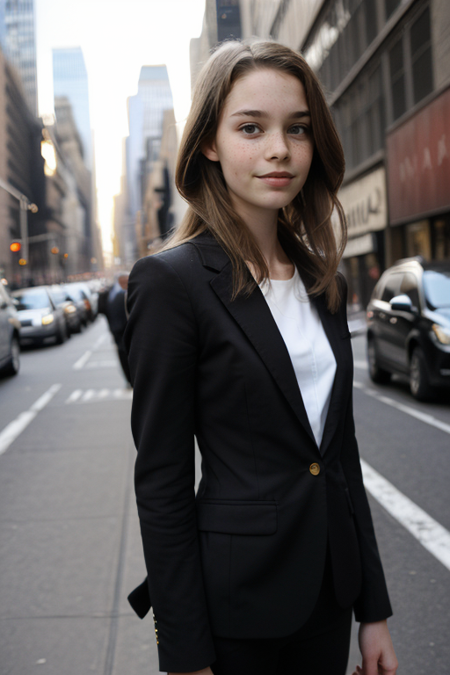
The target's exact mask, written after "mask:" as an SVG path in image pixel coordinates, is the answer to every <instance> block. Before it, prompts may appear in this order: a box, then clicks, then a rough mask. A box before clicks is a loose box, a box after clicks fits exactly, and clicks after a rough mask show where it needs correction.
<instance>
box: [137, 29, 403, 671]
mask: <svg viewBox="0 0 450 675" xmlns="http://www.w3.org/2000/svg"><path fill="white" fill-rule="evenodd" d="M193 101H194V103H193V106H192V110H191V113H190V115H189V118H188V121H187V125H186V129H185V133H184V137H183V140H182V143H181V149H180V154H179V161H178V167H177V187H178V189H179V191H180V193H181V194H182V196H183V197H184V198H185V199H186V201H187V202H188V204H189V209H188V212H187V215H186V218H185V220H184V222H183V223H182V225H181V227H180V228H179V229H178V231H177V232H176V234H175V236H174V238H173V239H172V241H171V242H170V243H169V245H168V246H167V247H166V249H165V250H164V251H163V252H161V253H159V254H157V255H155V256H152V257H150V258H145V259H143V260H140V261H139V262H138V263H137V264H136V265H135V267H134V269H133V271H132V273H131V276H130V282H129V301H128V305H129V311H130V318H129V323H128V327H127V330H126V336H125V338H126V344H127V348H128V352H129V362H130V368H131V374H132V379H133V382H134V401H133V411H132V430H133V435H134V439H135V443H136V446H137V449H138V457H137V463H136V494H137V503H138V511H139V518H140V523H141V532H142V539H143V546H144V555H145V560H146V565H147V570H148V579H147V580H146V581H145V582H144V583H143V584H142V585H141V586H140V587H139V588H138V589H136V590H135V591H134V592H133V593H132V594H131V596H130V602H131V603H132V605H133V607H134V608H135V610H136V611H137V613H138V614H139V615H140V616H141V617H143V616H144V615H145V614H146V612H147V611H148V610H149V608H150V606H152V607H153V611H154V621H155V632H156V637H157V643H158V651H159V660H160V669H161V670H163V671H168V672H169V673H170V675H175V674H177V673H197V674H201V675H211V673H214V675H276V674H280V675H281V674H283V675H294V674H298V675H344V674H345V670H346V664H347V659H348V649H349V636H350V623H351V612H352V608H353V610H354V611H355V615H356V618H357V620H358V621H360V622H361V629H360V644H361V650H362V655H363V670H360V669H357V671H355V672H358V673H364V675H375V674H378V673H383V675H388V674H389V675H393V674H394V673H395V672H396V667H397V664H396V659H395V654H394V650H393V648H392V643H391V640H390V636H389V632H388V629H387V626H386V618H387V617H388V616H390V615H391V608H390V604H389V599H388V594H387V590H386V584H385V581H384V576H383V571H382V567H381V562H380V559H379V555H378V550H377V545H376V541H375V535H374V532H373V526H372V521H371V516H370V511H369V506H368V503H367V498H366V495H365V492H364V487H363V483H362V477H361V469H360V464H359V456H358V448H357V443H356V439H355V431H354V423H353V412H352V353H351V345H350V340H349V337H350V335H349V331H348V327H347V321H346V313H345V312H346V301H345V296H346V287H345V281H344V280H343V277H342V276H340V275H338V274H337V266H338V263H339V259H340V255H341V252H342V249H343V246H344V245H345V223H344V217H343V213H342V208H341V206H340V204H339V201H338V200H337V197H336V193H337V190H338V188H339V186H340V184H341V181H342V177H343V173H344V159H343V154H342V148H341V145H340V142H339V139H338V136H337V134H336V130H335V128H334V125H333V122H332V119H331V116H330V112H329V110H328V108H327V106H326V103H325V101H324V97H323V94H322V92H321V90H320V86H319V84H318V81H317V79H316V77H315V76H314V74H313V73H312V71H311V70H310V68H309V67H308V65H307V64H306V62H305V61H304V60H303V58H302V57H301V56H299V55H298V54H296V53H295V52H293V51H291V50H290V49H288V48H286V47H283V46H281V45H278V44H275V43H268V42H261V43H255V44H253V45H251V46H248V45H244V44H241V43H239V42H234V41H233V42H228V43H226V44H224V45H222V46H221V47H220V48H219V49H218V50H217V51H216V52H215V53H214V54H213V55H212V57H211V58H210V60H209V61H208V62H207V64H206V65H205V67H204V69H203V71H202V73H201V74H200V76H199V80H198V83H197V86H196V90H195V93H194V97H193ZM333 208H334V209H335V210H336V213H337V215H338V220H339V223H340V230H341V234H340V243H339V245H337V244H336V238H335V232H334V229H333V226H332V224H331V212H332V210H333ZM194 436H195V437H196V438H197V441H198V446H199V449H200V452H201V454H202V479H201V482H200V486H199V488H198V491H197V495H196V496H195V495H194Z"/></svg>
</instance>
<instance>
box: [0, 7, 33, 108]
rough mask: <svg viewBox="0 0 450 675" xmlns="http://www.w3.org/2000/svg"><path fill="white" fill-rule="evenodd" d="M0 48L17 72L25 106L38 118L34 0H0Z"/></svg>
mask: <svg viewBox="0 0 450 675" xmlns="http://www.w3.org/2000/svg"><path fill="white" fill-rule="evenodd" d="M0 45H1V48H2V51H3V53H4V55H5V56H6V58H7V60H8V61H9V63H10V64H11V65H13V66H14V67H15V68H16V69H17V70H18V72H19V75H20V79H21V81H22V85H23V88H24V91H25V97H26V100H27V103H28V105H29V107H30V110H31V111H32V113H33V114H34V115H37V75H36V40H35V29H34V0H0Z"/></svg>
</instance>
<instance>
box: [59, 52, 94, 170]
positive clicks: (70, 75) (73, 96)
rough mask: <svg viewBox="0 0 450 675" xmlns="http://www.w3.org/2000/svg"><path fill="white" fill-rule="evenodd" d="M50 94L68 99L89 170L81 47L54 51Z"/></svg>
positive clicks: (86, 94) (88, 124)
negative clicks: (51, 92)
mask: <svg viewBox="0 0 450 675" xmlns="http://www.w3.org/2000/svg"><path fill="white" fill-rule="evenodd" d="M53 92H54V96H55V98H57V97H61V96H65V97H66V98H67V99H68V100H69V102H70V104H71V106H72V112H73V116H74V119H75V124H76V126H77V129H78V132H79V134H80V137H81V142H82V145H83V158H84V162H85V164H86V166H87V168H88V169H89V170H92V132H91V121H90V115H89V91H88V76H87V70H86V65H85V63H84V57H83V52H82V51H81V48H80V47H72V48H69V49H54V50H53ZM56 121H58V120H56Z"/></svg>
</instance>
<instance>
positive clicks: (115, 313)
mask: <svg viewBox="0 0 450 675" xmlns="http://www.w3.org/2000/svg"><path fill="white" fill-rule="evenodd" d="M128 277H129V273H128V272H117V273H116V274H115V275H114V284H113V286H112V288H111V289H110V290H106V291H105V292H104V293H103V295H102V294H100V298H99V311H100V312H101V313H104V314H105V316H106V318H107V320H108V325H109V329H110V331H111V333H112V335H113V337H114V341H115V343H116V346H117V354H118V356H119V361H120V365H121V367H122V371H123V374H124V376H125V379H126V381H127V383H128V385H129V386H130V387H131V379H130V367H129V365H128V357H127V353H126V351H125V348H124V344H123V334H124V332H125V327H126V325H127V313H126V292H127V288H128Z"/></svg>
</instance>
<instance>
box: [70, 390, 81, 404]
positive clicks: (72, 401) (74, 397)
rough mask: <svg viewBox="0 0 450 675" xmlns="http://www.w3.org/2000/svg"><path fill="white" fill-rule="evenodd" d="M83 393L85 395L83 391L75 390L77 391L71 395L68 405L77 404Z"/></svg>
mask: <svg viewBox="0 0 450 675" xmlns="http://www.w3.org/2000/svg"><path fill="white" fill-rule="evenodd" d="M82 393H83V390H82V389H75V391H73V392H72V393H71V394H70V396H69V398H68V399H67V400H66V403H75V401H77V400H78V399H79V398H80V396H81V394H82Z"/></svg>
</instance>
